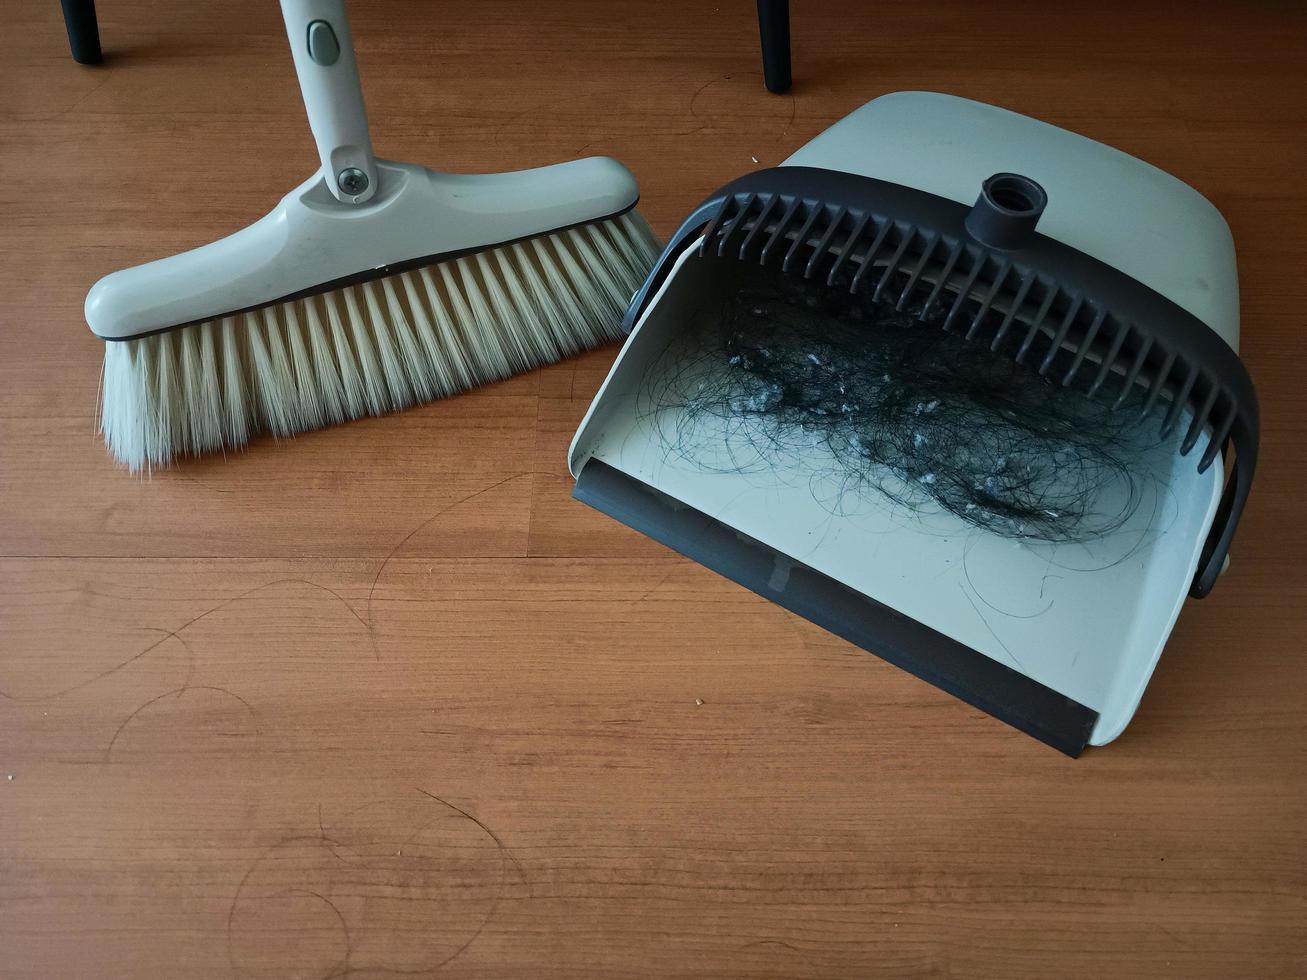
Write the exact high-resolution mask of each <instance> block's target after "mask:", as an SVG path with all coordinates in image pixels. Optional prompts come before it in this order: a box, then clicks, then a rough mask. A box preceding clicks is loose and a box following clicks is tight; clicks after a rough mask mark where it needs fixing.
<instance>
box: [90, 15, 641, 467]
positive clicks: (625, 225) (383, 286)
mask: <svg viewBox="0 0 1307 980" xmlns="http://www.w3.org/2000/svg"><path fill="white" fill-rule="evenodd" d="M281 8H282V14H283V16H284V18H285V21H286V32H287V35H288V36H289V38H290V45H291V51H292V53H293V55H294V59H295V68H296V71H297V73H298V75H299V82H300V89H301V91H302V92H303V95H304V104H305V108H306V109H307V110H308V116H309V123H310V126H311V127H312V130H313V135H314V139H315V141H316V142H317V146H318V153H319V156H320V157H321V160H322V169H321V170H320V171H319V172H318V173H317V174H315V175H314V176H313V177H311V178H310V179H309V180H307V181H305V182H304V183H303V184H301V185H300V186H299V187H297V188H296V189H295V190H293V191H291V192H290V193H289V194H288V195H286V197H284V198H283V199H282V200H281V202H280V203H279V204H278V205H277V206H276V207H275V208H274V209H273V210H272V211H271V212H270V213H269V214H267V215H265V216H264V217H263V218H261V219H260V220H259V221H257V222H255V223H254V224H252V225H250V226H249V227H247V228H244V229H242V230H240V231H238V232H236V233H235V234H233V235H230V236H228V237H227V238H224V239H221V240H220V241H217V242H213V243H212V244H209V245H204V246H201V247H200V248H197V249H194V250H192V251H190V252H184V253H182V254H179V255H174V256H170V257H168V258H165V259H160V260H158V261H155V262H150V263H147V264H145V265H141V266H136V267H134V268H131V269H124V270H122V271H119V272H114V273H112V274H110V275H108V276H106V277H105V278H104V279H101V280H100V281H99V282H98V283H96V284H95V285H94V286H93V287H92V289H91V291H90V293H89V294H88V295H87V298H86V320H87V323H88V325H89V326H90V328H91V330H92V332H93V333H95V334H96V335H97V336H99V337H100V338H102V339H103V340H104V341H106V344H105V359H104V377H103V394H102V401H101V410H100V429H101V432H102V433H103V435H104V438H105V442H106V444H107V445H108V447H109V450H110V451H111V452H112V453H113V455H114V456H115V457H117V458H118V459H119V460H120V461H121V462H123V463H124V464H126V466H127V467H128V469H130V470H133V471H135V470H139V469H142V468H146V467H149V466H153V465H162V464H165V463H168V462H169V461H170V460H172V459H174V458H175V457H177V456H179V455H188V454H190V455H198V454H202V453H206V452H211V451H215V450H227V449H234V448H236V447H239V446H241V445H243V444H244V443H246V442H247V441H248V440H249V439H250V437H251V436H253V435H255V434H256V433H259V432H271V433H273V434H275V435H278V436H285V435H290V434H292V433H295V432H301V431H306V430H309V429H315V428H319V427H322V426H325V425H329V424H334V423H337V422H342V421H345V420H346V419H353V418H358V417H360V416H363V415H379V414H383V413H386V412H390V411H394V410H397V409H401V408H404V407H406V406H409V405H412V404H415V403H418V402H423V401H429V400H431V399H434V398H440V397H443V396H446V395H451V394H454V393H456V392H459V391H463V390H465V389H468V388H471V387H473V386H475V385H478V384H482V383H484V382H488V381H493V380H497V379H500V378H505V377H508V376H509V375H512V374H516V373H518V372H520V371H525V370H528V369H530V368H534V367H537V366H539V365H542V364H547V363H552V362H554V361H557V360H559V359H561V358H563V357H566V356H568V355H570V354H573V353H576V352H578V351H580V350H583V349H587V348H590V347H594V346H596V345H598V344H601V343H603V342H605V341H608V340H613V339H616V338H618V337H620V336H621V330H620V321H621V316H622V312H623V310H624V309H625V308H626V305H627V303H628V301H629V300H630V297H631V295H632V293H633V292H634V291H635V289H636V288H637V287H638V286H639V285H640V283H641V282H642V281H643V280H644V278H645V276H646V274H647V273H648V271H649V269H650V267H651V266H652V264H653V262H654V260H655V258H656V257H657V245H656V242H655V240H654V238H653V235H652V233H651V232H650V230H649V226H648V225H647V224H646V223H645V222H644V220H643V219H642V218H641V217H640V216H639V215H638V214H636V213H635V212H634V211H633V210H632V209H633V208H634V207H635V204H636V201H637V200H638V196H639V193H638V189H637V187H636V183H635V178H634V177H632V175H631V173H630V172H629V171H628V170H627V169H626V168H625V167H623V166H622V165H621V164H620V163H618V162H617V161H615V160H612V159H609V158H606V157H590V158H586V159H582V160H575V161H572V162H570V163H562V164H557V165H554V166H550V167H541V168H539V169H535V170H524V171H518V172H512V173H501V174H479V175H461V174H445V173H436V172H432V171H430V170H427V169H426V168H424V167H420V166H415V165H413V164H406V163H393V162H389V161H386V160H378V159H376V158H375V157H374V156H373V154H372V143H371V139H370V137H369V135H368V128H367V117H366V115H365V112H364V107H363V95H362V90H361V89H360V86H359V80H358V70H357V68H356V66H355V61H354V51H353V43H352V40H351V37H350V31H349V24H348V22H347V21H346V19H345V10H344V2H343V0H281Z"/></svg>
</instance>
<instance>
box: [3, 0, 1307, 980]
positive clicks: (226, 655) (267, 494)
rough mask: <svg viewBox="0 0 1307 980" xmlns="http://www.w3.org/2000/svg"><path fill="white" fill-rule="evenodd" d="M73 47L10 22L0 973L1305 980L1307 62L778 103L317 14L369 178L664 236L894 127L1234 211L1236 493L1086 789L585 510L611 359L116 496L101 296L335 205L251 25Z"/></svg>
mask: <svg viewBox="0 0 1307 980" xmlns="http://www.w3.org/2000/svg"><path fill="white" fill-rule="evenodd" d="M100 6H101V15H102V28H103V34H104V42H105V48H106V51H107V52H108V60H107V62H106V63H105V64H104V65H103V66H101V67H97V68H87V67H81V66H78V65H75V64H73V63H72V61H71V60H70V59H69V58H68V55H67V47H66V42H65V39H64V37H63V34H62V30H63V28H62V24H61V22H60V20H59V10H58V5H57V4H55V3H53V2H44V3H33V2H27V0H22V2H20V0H0V23H3V24H4V25H5V26H4V30H3V32H0V53H2V54H3V58H0V93H3V98H2V99H0V204H2V205H3V209H2V211H0V267H2V268H3V269H4V270H5V275H4V282H3V289H0V329H2V330H3V337H2V338H0V340H2V342H3V353H2V354H0V501H2V503H0V555H3V556H4V557H3V558H0V650H2V652H0V695H2V700H0V777H3V778H0V974H2V975H4V976H5V977H14V978H19V977H24V978H25V977H78V978H92V977H187V978H207V977H269V978H272V977H292V976H293V977H308V978H327V977H331V978H343V977H345V976H350V977H359V978H386V977H401V976H451V977H484V978H506V977H521V978H546V977H552V978H573V977H651V978H652V977H777V978H779V977H786V978H791V977H853V976H859V977H926V976H956V977H982V976H983V977H1001V978H1047V977H1106V976H1112V977H1149V978H1156V977H1176V978H1186V980H1188V978H1207V977H1241V978H1242V977H1266V978H1270V977H1282V978H1288V977H1301V976H1304V975H1307V847H1305V844H1304V834H1305V832H1307V831H1305V828H1307V752H1305V750H1304V736H1305V735H1307V642H1305V640H1304V626H1305V625H1307V614H1305V609H1307V563H1305V562H1304V554H1305V553H1307V529H1305V522H1304V520H1303V501H1304V489H1303V486H1304V481H1305V480H1307V449H1305V448H1304V447H1305V445H1307V422H1305V421H1304V419H1307V395H1305V394H1304V393H1305V392H1307V383H1305V382H1304V372H1305V371H1307V232H1305V231H1304V229H1305V228H1307V83H1305V82H1304V79H1305V78H1307V14H1304V13H1301V12H1296V13H1295V12H1293V5H1291V4H1288V3H1284V4H1274V3H1262V4H1249V5H1239V6H1240V10H1239V12H1238V13H1236V12H1235V11H1234V10H1233V9H1232V8H1233V7H1234V5H1228V4H1227V5H1225V7H1226V8H1227V9H1225V10H1224V11H1222V10H1219V9H1215V8H1212V9H1209V8H1207V7H1206V6H1204V5H1203V4H1199V3H1184V4H1179V3H1161V2H1157V3H1125V2H1121V3H1107V4H1068V3H1059V4H1043V3H1014V4H1010V5H1007V13H1003V12H1002V10H1001V5H998V4H977V3H970V2H967V0H954V2H932V0H926V2H921V3H898V4H859V3H849V2H847V0H845V2H824V0H823V2H816V0H801V2H799V3H797V4H796V5H795V7H796V15H795V71H796V79H797V81H796V85H795V88H794V91H793V94H792V95H790V96H784V97H777V96H769V95H767V94H766V93H765V92H764V91H763V88H762V84H761V78H760V76H759V58H758V53H757V36H756V25H755V23H754V21H753V19H752V18H753V12H752V5H751V4H750V3H749V2H747V0H726V2H721V3H717V4H709V3H703V2H698V0H659V2H656V3H654V2H650V3H613V2H599V0H594V2H581V0H575V2H573V0H568V2H550V3H547V2H542V3H538V4H525V3H518V2H508V0H495V2H484V0H477V2H470V0H469V2H464V3H454V2H448V3H440V4H427V3H420V2H416V0H414V2H408V3H402V2H398V0H396V2H380V0H377V2H364V0H358V2H352V3H351V11H352V14H353V21H354V32H355V35H356V37H357V39H358V45H359V61H360V65H361V71H362V75H363V80H364V83H365V86H366V89H367V98H368V105H369V108H370V111H371V117H372V124H373V136H374V140H375V143H376V146H377V148H378V151H379V152H381V153H382V154H383V155H384V156H387V157H392V158H395V159H401V160H411V161H418V162H422V163H426V164H428V165H431V166H443V167H448V168H450V169H454V170H503V169H514V168H519V167H525V166H534V165H538V164H544V163H549V162H554V161H558V160H564V159H569V158H573V157H576V156H579V155H586V154H594V153H603V154H611V155H613V156H616V157H618V158H620V159H622V160H623V161H625V162H626V163H627V164H628V165H629V166H630V167H631V168H632V169H633V170H634V171H635V173H636V175H637V176H638V178H639V180H640V182H641V184H642V188H643V194H644V198H643V203H642V205H641V207H642V210H643V211H644V213H645V214H646V215H647V216H648V217H649V218H650V219H651V221H652V222H653V224H654V226H655V227H656V229H657V230H658V231H659V233H660V234H662V235H666V234H668V233H670V231H671V230H672V229H673V228H674V227H675V225H676V223H677V221H678V219H679V218H680V217H681V216H683V215H684V214H686V213H687V212H688V211H689V209H690V208H691V207H692V206H693V205H694V204H695V203H697V201H698V200H699V199H700V198H701V197H702V196H703V195H705V194H706V193H708V192H709V191H711V190H712V189H714V188H715V187H717V186H718V185H720V184H721V183H724V182H725V181H726V180H728V179H730V178H732V177H735V176H737V175H739V174H741V173H744V172H746V171H748V170H751V169H753V168H754V167H755V166H756V165H769V164H775V163H777V162H778V161H780V160H781V159H783V158H784V157H785V156H786V155H787V154H789V153H790V152H791V151H792V150H794V149H795V148H796V147H798V146H799V145H800V144H802V143H803V142H804V141H806V140H808V139H809V138H811V137H812V136H814V135H815V134H817V133H818V132H820V131H821V130H822V129H824V128H825V127H826V126H828V125H830V124H831V123H833V122H834V121H835V120H837V119H839V118H840V117H841V116H843V115H845V114H846V113H848V112H849V111H851V110H852V109H854V108H856V107H857V106H859V105H860V104H861V103H863V102H865V101H867V100H868V99H871V98H873V97H874V96H877V95H880V94H883V93H885V92H889V91H893V90H897V89H908V88H926V89H935V90H940V91H946V92H952V93H956V94H960V95H965V96H970V97H973V98H978V99H982V100H986V101H992V102H996V103H999V104H1001V105H1005V106H1008V107H1010V108H1012V109H1016V110H1018V111H1021V112H1025V113H1029V114H1032V115H1037V116H1040V117H1042V118H1044V119H1047V120H1049V121H1051V122H1054V123H1057V124H1059V125H1063V126H1066V127H1068V128H1070V129H1074V130H1077V131H1079V132H1082V133H1085V134H1087V135H1089V136H1091V137H1094V138H1096V139H1100V140H1103V141H1105V142H1108V143H1111V144H1114V145H1116V146H1119V147H1121V148H1123V149H1125V150H1126V151H1128V152H1131V153H1134V154H1136V155H1138V156H1141V157H1143V158H1144V159H1146V160H1149V161H1151V162H1153V163H1155V164H1157V165H1159V166H1161V167H1163V168H1165V169H1167V170H1169V171H1171V172H1173V173H1175V174H1177V175H1179V176H1180V177H1182V178H1183V179H1185V180H1187V181H1189V182H1190V183H1192V184H1193V185H1194V186H1195V187H1197V188H1198V189H1200V190H1201V191H1202V192H1204V193H1205V194H1207V195H1208V196H1209V197H1210V198H1211V199H1212V200H1213V201H1214V202H1215V203H1216V204H1217V205H1218V206H1219V207H1220V208H1221V210H1222V211H1223V212H1224V213H1225V215H1226V217H1227V218H1228V219H1229V222H1230V225H1231V227H1232V228H1233V230H1234V235H1235V239H1236V242H1237V243H1238V247H1239V254H1240V271H1241V276H1242V288H1243V317H1244V320H1243V330H1244V334H1243V336H1244V340H1243V356H1244V358H1245V361H1246V363H1247V364H1248V367H1249V369H1250V371H1251V373H1252V375H1253V377H1254V378H1255V379H1256V381H1257V384H1258V386H1259V389H1260V394H1261V404H1262V413H1263V433H1262V459H1263V463H1262V468H1261V471H1260V473H1259V475H1258V483H1257V486H1256V487H1255V488H1254V494H1253V500H1252V502H1251V505H1250V509H1249V511H1248V514H1247V518H1246V520H1245V522H1244V525H1243V527H1242V529H1241V532H1240V535H1239V537H1238V539H1237V540H1236V542H1235V552H1234V558H1233V564H1232V566H1231V569H1230V572H1229V573H1228V574H1227V575H1226V576H1225V578H1224V579H1223V580H1222V581H1221V583H1220V584H1219V586H1218V588H1217V589H1216V591H1215V593H1214V594H1213V596H1212V597H1211V598H1210V599H1208V600H1205V601H1203V602H1201V603H1191V604H1190V605H1189V606H1188V607H1187V608H1186V609H1185V611H1184V614H1183V617H1182V619H1181V620H1180V622H1179V625H1178V627H1177V629H1176V632H1175V635H1174V637H1173V639H1172V642H1171V644H1170V646H1169V648H1168V650H1167V653H1166V655H1165V657H1164V658H1163V660H1162V663H1161V665H1160V667H1159V669H1158V671H1157V674H1156V676H1155V679H1154V681H1153V683H1152V685H1151V687H1150V688H1149V690H1148V693H1147V695H1146V696H1145V698H1144V702H1143V706H1142V708H1141V709H1140V711H1139V714H1138V716H1137V718H1136V720H1135V721H1134V723H1133V724H1132V726H1131V727H1130V728H1129V730H1128V731H1127V732H1126V734H1125V735H1124V736H1123V737H1122V738H1121V739H1120V740H1119V741H1118V742H1117V743H1115V744H1113V745H1112V746H1110V747H1108V748H1105V749H1100V750H1094V751H1090V752H1088V753H1087V754H1086V755H1085V756H1084V757H1083V758H1082V759H1080V760H1079V761H1075V762H1073V761H1071V760H1069V759H1066V758H1064V757H1062V756H1060V755H1058V754H1057V753H1055V752H1053V751H1052V750H1050V749H1048V748H1046V747H1044V746H1042V745H1040V744H1038V743H1037V742H1035V741H1033V740H1032V739H1029V738H1027V737H1026V736H1024V735H1020V734H1018V733H1017V732H1015V731H1013V730H1012V729H1009V728H1007V727H1005V726H1004V725H1002V724H1000V723H998V722H996V721H994V720H992V719H990V718H989V717H987V716H985V715H983V714H981V713H980V712H979V711H977V710H974V709H972V708H970V707H967V706H966V705H963V704H961V703H960V702H957V701H955V700H953V699H952V698H950V697H948V696H947V695H945V694H942V693H940V692H939V691H937V690H935V689H934V688H932V687H929V686H927V685H926V684H924V683H922V682H920V681H918V680H916V679H914V678H912V677H910V676H908V675H906V674H903V673H901V672H899V671H897V670H895V669H893V668H891V667H889V666H887V665H886V664H884V663H882V662H881V661H879V660H877V659H876V658H874V657H871V656H868V655H867V654H865V653H861V652H859V651H857V650H855V649H853V648H852V647H850V646H849V645H848V644H846V643H844V642H842V641H839V640H836V639H834V638H832V637H831V636H829V635H827V634H825V633H823V632H822V631H820V630H818V629H816V628H815V627H813V626H811V625H809V624H807V623H806V622H804V621H802V620H800V619H798V618H796V617H794V616H792V615H790V614H788V613H786V612H784V611H782V610H781V609H779V608H777V607H775V606H772V605H769V604H767V603H765V602H763V601H762V600H760V599H758V598H756V597H755V596H753V595H751V594H749V593H746V592H745V591H744V590H742V589H740V588H738V587H736V586H735V585H732V584H730V583H728V582H727V581H725V580H723V579H720V578H718V577H717V576H715V575H713V574H712V573H710V572H708V571H706V570H704V569H702V568H700V567H698V566H696V565H693V564H690V563H689V562H687V561H685V560H683V559H681V558H679V557H677V556H676V555H674V554H671V553H670V552H668V551H667V550H666V549H664V548H662V547H660V546H658V545H655V544H653V543H651V542H650V541H648V540H646V539H644V538H642V537H640V536H639V535H637V534H635V533H633V532H632V531H629V530H627V529H625V528H623V527H621V526H620V525H618V524H616V523H615V522H613V521H610V520H607V519H605V518H603V517H601V516H599V515H598V514H596V513H594V512H592V511H590V510H588V509H587V508H585V507H583V506H581V505H580V504H578V503H576V502H574V501H573V500H571V499H570V497H569V491H570V488H571V481H570V479H569V477H568V475H567V471H566V467H565V462H564V453H565V448H566V445H567V442H568V439H569V438H570V436H571V433H572V432H573V431H574V429H575V427H576V425H577V423H578V421H579V419H580V418H581V414H582V412H583V410H584V409H585V407H586V405H587V404H588V402H589V399H590V398H591V396H592V395H593V393H594V392H595V390H596V388H597V387H598V385H599V383H600V380H601V379H602V377H603V375H604V372H605V370H606V368H607V367H608V365H609V364H610V363H611V361H612V359H613V356H614V349H612V348H610V349H606V350H602V351H598V352H596V353H593V354H591V355H589V356H585V357H581V358H578V359H576V360H572V361H569V362H567V363H564V364H560V365H558V366H556V367H552V368H549V369H547V370H543V371H540V372H538V373H535V374H532V375H530V376H527V377H522V378H519V379H517V380H514V381H511V382H508V383H505V384H500V385H496V386H493V387H490V388H487V389H485V390H482V391H478V392H475V393H473V394H470V395H466V396H463V397H460V398H456V399H453V400H450V401H446V402H444V403H441V404H436V405H431V406H428V407H425V408H420V409H417V410H414V411H410V412H407V413H404V414H402V415H398V416H394V417H390V418H382V419H371V420H367V421H362V422H358V423H355V424H352V425H348V426H343V427H340V428H336V429H333V430H330V431H324V432H319V433H313V434H310V435H305V436H303V437H301V438H297V439H295V440H292V441H283V442H274V441H272V440H267V439H265V440H261V441H259V442H257V443H256V444H255V445H253V446H252V447H251V448H250V450H249V452H248V453H247V454H244V455H239V456H233V457H231V458H228V459H225V460H224V459H209V460H204V461H201V462H191V463H187V464H185V465H182V466H179V467H177V468H175V469H170V470H165V471H162V472H156V473H155V474H154V475H153V476H152V477H151V478H149V479H136V478H132V477H130V476H128V475H126V474H125V473H123V472H121V471H119V470H118V469H116V468H115V467H114V465H113V464H112V463H111V462H110V460H109V459H108V458H107V457H106V455H105V452H104V450H103V447H102V445H101V444H100V443H99V441H98V437H97V434H96V431H95V419H94V411H95V402H96V386H97V375H98V371H99V365H100V355H101V346H100V345H99V344H98V343H97V342H96V341H95V340H94V339H93V338H92V337H91V336H90V334H89V333H88V331H87V330H86V327H85V325H84V323H83V320H82V300H83V297H84V295H85V292H86V289H87V287H88V286H89V285H90V284H91V283H92V282H93V281H94V280H95V279H97V278H98V277H99V276H101V275H103V274H104V273H106V272H109V271H110V270H112V269H115V268H119V267H122V266H125V265H130V264H134V263H137V262H140V261H144V260H147V259H150V258H155V257H158V256H162V255H165V254H168V253H172V252H175V251H178V250H181V249H185V248H189V247H191V246H193V245H196V244H199V243H201V242H204V241H208V240H210V239H212V238H215V237H218V236H220V235H223V234H226V233H227V232H230V231H232V230H234V229H236V228H238V227H240V226H242V225H244V224H246V223H248V222H249V221H251V220H252V219H254V218H255V217H257V216H258V215H260V214H262V213H263V212H264V211H265V210H266V209H267V208H269V207H270V206H271V205H272V204H273V202H274V201H276V200H277V198H278V197H279V196H280V195H281V194H283V193H284V192H285V191H287V190H288V189H290V188H291V187H293V186H294V185H295V184H296V183H298V182H299V181H300V180H301V179H303V178H304V177H305V176H307V175H308V174H309V173H311V172H312V171H313V169H314V168H315V167H316V165H317V162H316V157H315V155H314V150H313V144H312V142H311V140H310V138H309V133H308V130H307V127H306V125H305V122H304V118H303V111H302V108H301V104H300V99H299V93H298V89H297V87H296V84H295V80H294V75H293V72H292V68H291V64H290V59H289V57H288V52H287V50H286V41H285V38H284V36H283V34H282V29H281V24H280V19H279V15H278V11H277V7H276V4H274V3H272V2H271V0H259V2H254V0H245V2H228V3H223V4H207V3H206V4H199V3H195V4H191V3H187V4H180V3H169V2H165V0H115V2H112V3H110V2H107V0H105V2H102V3H101V5H100ZM755 160H756V164H755ZM1104 614H1105V615H1111V610H1104Z"/></svg>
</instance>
